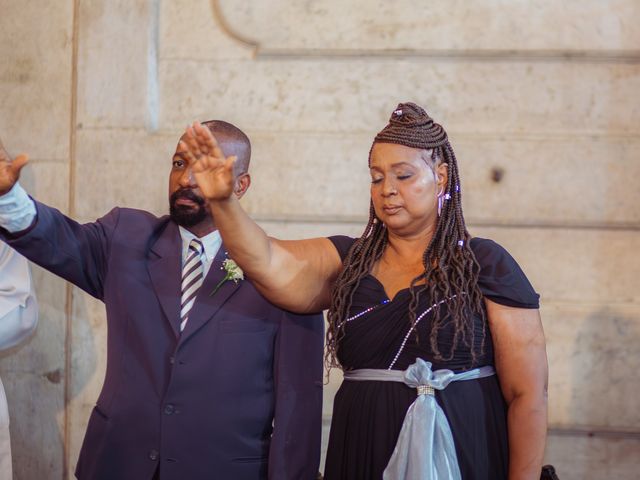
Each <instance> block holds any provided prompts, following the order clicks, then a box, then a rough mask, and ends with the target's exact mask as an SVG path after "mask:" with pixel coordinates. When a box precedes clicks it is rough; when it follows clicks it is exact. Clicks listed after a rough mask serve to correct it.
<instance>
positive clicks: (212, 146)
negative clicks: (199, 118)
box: [180, 122, 236, 202]
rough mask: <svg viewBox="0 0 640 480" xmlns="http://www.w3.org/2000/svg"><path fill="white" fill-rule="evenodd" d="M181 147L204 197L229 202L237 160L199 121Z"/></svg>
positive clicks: (188, 130) (185, 137) (191, 127)
mask: <svg viewBox="0 0 640 480" xmlns="http://www.w3.org/2000/svg"><path fill="white" fill-rule="evenodd" d="M180 145H181V147H182V148H184V150H185V153H184V155H185V156H186V157H187V160H188V161H189V164H190V165H191V166H192V167H191V169H192V172H193V176H194V177H195V179H196V182H197V183H198V188H199V189H200V191H201V192H202V195H203V196H204V198H205V199H206V200H207V201H209V202H211V201H222V200H228V199H229V198H230V197H231V196H232V195H233V191H234V186H235V175H234V172H233V165H234V163H235V161H236V157H235V156H230V157H225V155H224V152H223V151H222V149H221V148H220V145H219V144H218V142H217V140H216V139H215V137H214V136H213V134H212V133H211V130H209V129H208V128H207V127H203V126H202V125H201V124H200V123H199V122H194V123H193V125H191V126H190V127H188V128H187V130H186V132H185V135H184V136H183V139H182V140H180Z"/></svg>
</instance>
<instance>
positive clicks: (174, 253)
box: [147, 221, 182, 337]
mask: <svg viewBox="0 0 640 480" xmlns="http://www.w3.org/2000/svg"><path fill="white" fill-rule="evenodd" d="M147 269H148V270H149V275H150V277H151V283H152V284H153V289H154V290H155V293H156V296H157V297H158V302H159V303H160V305H161V306H162V310H163V311H164V314H165V316H166V317H167V320H168V322H169V324H170V325H171V329H172V330H173V333H174V334H175V336H176V337H178V336H179V332H178V324H179V323H180V322H179V320H178V317H179V315H180V294H181V292H180V289H181V277H182V239H181V237H180V232H179V231H178V226H177V225H176V224H175V223H174V222H171V221H170V222H168V223H167V226H166V228H165V229H164V231H163V232H162V233H161V234H160V236H159V237H158V238H157V240H156V241H155V243H153V244H152V245H151V248H150V252H149V259H148V263H147Z"/></svg>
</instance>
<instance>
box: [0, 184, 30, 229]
mask: <svg viewBox="0 0 640 480" xmlns="http://www.w3.org/2000/svg"><path fill="white" fill-rule="evenodd" d="M34 218H36V204H35V203H34V201H33V200H32V199H31V198H29V195H27V192H25V190H24V188H22V187H21V186H20V184H19V183H17V182H16V184H15V185H14V186H13V188H12V189H11V190H9V191H8V192H7V193H5V194H4V195H0V227H2V228H4V229H6V230H8V231H9V232H11V233H15V232H20V231H22V230H25V229H27V228H29V227H30V226H31V224H32V223H33V220H34Z"/></svg>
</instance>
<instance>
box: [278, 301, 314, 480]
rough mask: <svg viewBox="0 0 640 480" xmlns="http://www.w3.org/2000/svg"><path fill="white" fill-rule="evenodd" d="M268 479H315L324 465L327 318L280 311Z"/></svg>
mask: <svg viewBox="0 0 640 480" xmlns="http://www.w3.org/2000/svg"><path fill="white" fill-rule="evenodd" d="M280 315H281V318H282V321H281V323H280V328H279V332H278V337H277V339H276V352H275V361H274V378H275V382H276V409H275V417H274V429H273V437H272V439H271V449H270V451H269V480H290V479H292V478H296V479H302V480H306V479H309V480H315V479H316V478H317V474H318V466H319V463H320V437H321V433H322V376H323V360H322V359H323V348H324V343H323V342H324V318H323V316H322V315H321V314H314V315H296V314H293V313H288V312H284V311H281V313H280Z"/></svg>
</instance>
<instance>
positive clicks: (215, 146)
mask: <svg viewBox="0 0 640 480" xmlns="http://www.w3.org/2000/svg"><path fill="white" fill-rule="evenodd" d="M193 130H194V131H195V134H196V138H197V140H198V143H199V144H200V148H201V149H202V150H203V151H204V152H206V153H213V155H214V156H216V157H218V158H224V154H223V153H222V150H221V149H220V144H219V143H218V140H217V139H216V137H215V135H214V134H213V133H212V132H211V130H209V128H208V127H205V126H204V125H202V124H201V123H200V122H193Z"/></svg>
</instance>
